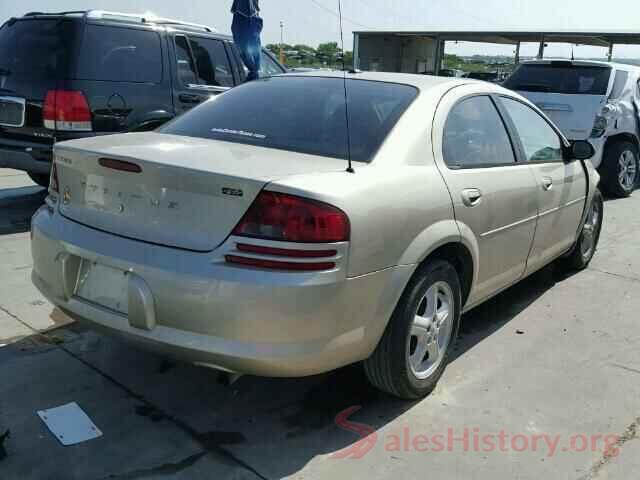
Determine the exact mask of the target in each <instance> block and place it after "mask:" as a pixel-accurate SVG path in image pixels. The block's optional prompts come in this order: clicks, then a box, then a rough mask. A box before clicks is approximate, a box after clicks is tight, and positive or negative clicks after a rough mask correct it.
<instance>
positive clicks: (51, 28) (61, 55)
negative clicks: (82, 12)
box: [0, 19, 79, 76]
mask: <svg viewBox="0 0 640 480" xmlns="http://www.w3.org/2000/svg"><path fill="white" fill-rule="evenodd" d="M78 31H79V25H78V23H77V22H73V21H70V20H63V19H29V20H10V21H8V22H7V23H5V24H4V25H3V26H2V28H0V70H3V71H5V72H8V73H9V74H12V73H15V74H20V73H40V74H46V75H56V76H59V75H63V76H66V75H67V74H68V73H69V69H70V62H71V51H72V48H73V46H74V44H75V42H76V41H77V35H78Z"/></svg>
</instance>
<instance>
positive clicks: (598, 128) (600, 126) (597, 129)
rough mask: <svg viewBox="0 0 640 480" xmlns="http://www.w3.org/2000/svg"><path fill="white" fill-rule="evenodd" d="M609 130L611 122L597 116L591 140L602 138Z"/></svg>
mask: <svg viewBox="0 0 640 480" xmlns="http://www.w3.org/2000/svg"><path fill="white" fill-rule="evenodd" d="M607 128H609V121H608V120H607V117H605V116H602V115H598V116H596V119H595V121H594V122H593V129H592V130H591V138H600V137H602V136H603V135H604V134H605V133H606V131H607Z"/></svg>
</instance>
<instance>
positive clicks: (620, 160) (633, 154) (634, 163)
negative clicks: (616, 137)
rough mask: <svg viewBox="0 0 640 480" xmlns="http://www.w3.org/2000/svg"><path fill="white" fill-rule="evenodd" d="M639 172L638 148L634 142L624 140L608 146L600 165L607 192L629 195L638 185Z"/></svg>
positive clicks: (604, 187)
mask: <svg viewBox="0 0 640 480" xmlns="http://www.w3.org/2000/svg"><path fill="white" fill-rule="evenodd" d="M639 173H640V164H639V163H638V148H637V147H636V146H635V145H634V144H633V143H631V142H626V141H622V142H615V143H613V144H611V145H609V146H607V148H606V150H605V152H604V158H603V161H602V166H601V167H600V174H601V175H602V187H603V189H604V190H605V191H606V193H608V194H609V195H611V196H613V197H619V198H624V197H628V196H629V195H631V194H632V193H633V190H634V189H635V187H636V184H637V182H638V174H639Z"/></svg>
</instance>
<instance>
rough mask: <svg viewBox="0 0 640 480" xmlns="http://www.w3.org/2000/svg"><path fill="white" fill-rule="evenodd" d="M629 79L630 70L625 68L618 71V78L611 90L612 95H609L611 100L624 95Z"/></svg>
mask: <svg viewBox="0 0 640 480" xmlns="http://www.w3.org/2000/svg"><path fill="white" fill-rule="evenodd" d="M627 80H629V72H625V71H624V70H618V71H617V72H616V79H615V80H614V81H613V89H612V90H611V95H609V100H617V99H619V98H620V97H621V96H622V93H623V92H624V87H625V86H626V85H627Z"/></svg>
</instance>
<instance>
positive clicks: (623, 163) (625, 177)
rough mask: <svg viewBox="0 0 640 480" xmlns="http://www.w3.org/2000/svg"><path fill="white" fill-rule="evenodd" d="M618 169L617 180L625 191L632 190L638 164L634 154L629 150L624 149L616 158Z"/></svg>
mask: <svg viewBox="0 0 640 480" xmlns="http://www.w3.org/2000/svg"><path fill="white" fill-rule="evenodd" d="M618 164H619V171H618V181H619V182H620V186H621V187H622V188H623V189H624V190H625V191H630V190H633V188H634V187H635V183H636V175H637V173H638V170H637V168H638V165H637V159H636V154H635V153H634V152H632V151H631V150H625V151H624V152H622V154H621V155H620V158H619V160H618Z"/></svg>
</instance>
